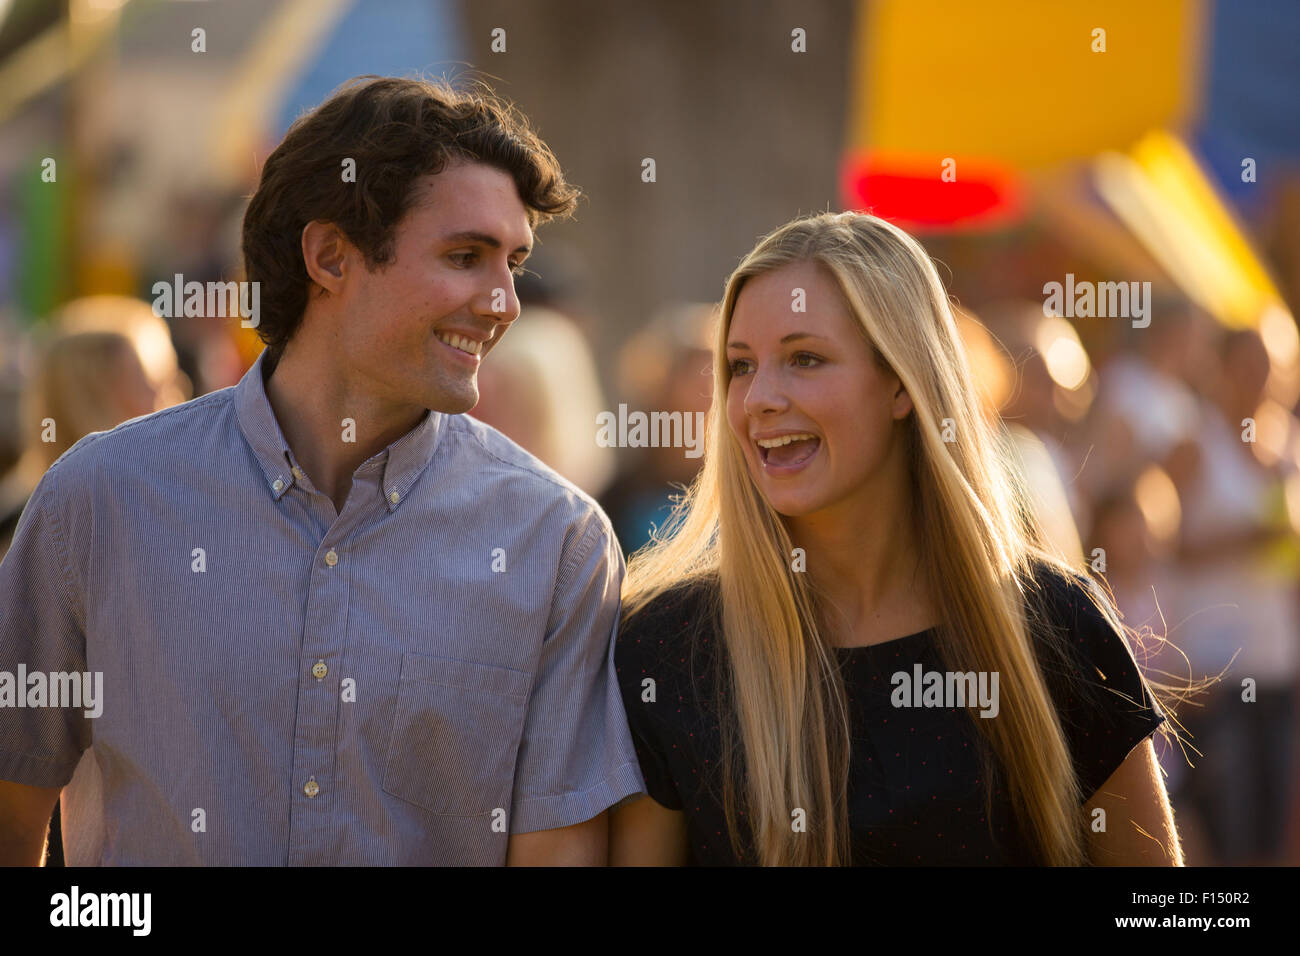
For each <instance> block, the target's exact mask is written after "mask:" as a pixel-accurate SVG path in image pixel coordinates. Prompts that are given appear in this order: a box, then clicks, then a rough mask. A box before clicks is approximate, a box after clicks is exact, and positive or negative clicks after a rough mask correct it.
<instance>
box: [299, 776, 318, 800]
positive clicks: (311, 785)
mask: <svg viewBox="0 0 1300 956" xmlns="http://www.w3.org/2000/svg"><path fill="white" fill-rule="evenodd" d="M302 792H303V793H305V794H307V796H308V798H310V797H314V796H316V794H318V793H320V784H318V783H317V782H316V778H315V777H312V778H311V779H310V780H308V781H307V783H306V784H305V785H304V786H303V788H302Z"/></svg>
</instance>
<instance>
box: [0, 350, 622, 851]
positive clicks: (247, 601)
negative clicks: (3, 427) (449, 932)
mask: <svg viewBox="0 0 1300 956" xmlns="http://www.w3.org/2000/svg"><path fill="white" fill-rule="evenodd" d="M264 359H265V353H263V356H262V357H261V358H259V359H258V361H257V363H256V364H255V365H254V366H253V368H252V369H250V370H249V372H248V374H246V375H245V376H244V378H243V380H242V381H241V382H240V383H239V384H238V385H237V386H235V387H233V388H227V389H222V390H221V391H218V392H213V393H211V394H209V395H205V396H203V397H202V398H198V399H196V400H194V401H192V402H187V403H186V404H184V405H180V406H178V407H176V408H172V409H168V410H166V411H163V412H158V413H156V414H154V415H149V416H146V417H144V418H139V419H135V420H133V421H130V422H127V423H126V424H123V425H120V426H119V427H117V428H115V429H113V430H112V431H109V432H101V433H97V434H94V435H90V436H88V437H87V438H85V439H83V440H82V441H80V442H78V443H77V444H76V445H75V446H74V447H73V448H72V449H70V450H69V451H68V452H67V453H66V454H64V455H63V456H62V457H61V458H60V459H59V461H58V462H56V463H55V464H54V466H53V467H51V468H50V470H49V471H48V472H47V473H46V475H45V477H44V479H43V480H42V481H41V483H40V485H39V486H38V488H37V490H36V492H35V494H34V495H33V497H32V499H31V501H30V502H29V503H28V505H27V508H26V510H25V511H24V513H23V515H22V518H21V520H20V522H19V526H18V530H17V533H16V535H15V537H14V542H13V547H12V549H11V550H10V551H9V553H8V555H7V556H6V557H5V559H4V561H3V563H2V564H0V672H9V673H10V674H11V675H16V674H17V672H18V668H19V666H20V665H22V666H23V667H24V668H25V670H26V672H27V674H28V675H31V674H32V673H34V672H37V673H47V674H48V673H58V672H87V671H88V672H92V673H94V672H102V675H103V694H102V696H103V700H102V702H101V703H102V708H103V710H102V714H101V715H100V716H98V717H86V716H85V711H84V709H83V708H80V707H66V706H65V707H52V706H46V707H26V706H24V707H18V706H13V705H8V706H0V779H4V780H11V781H16V782H19V783H26V784H32V785H36V786H44V787H56V786H63V787H64V790H63V795H62V810H63V834H64V837H63V839H64V847H65V855H66V859H67V862H68V864H69V865H74V866H75V865H96V864H105V865H124V864H152V865H190V864H218V865H263V866H269V865H283V864H289V865H316V864H330V865H332V864H360V865H372V864H373V865H387V864H398V865H430V864H432V865H447V864H467V865H500V864H502V863H504V862H505V858H506V846H507V840H508V836H509V833H511V832H516V833H522V832H529V831H534V830H543V829H552V828H556V827H564V826H570V825H573V824H576V823H580V822H582V821H585V820H588V819H590V818H591V817H593V816H595V815H597V814H598V813H600V812H601V811H602V810H605V809H606V808H608V807H609V806H611V805H612V804H614V803H616V802H618V801H619V800H621V799H622V798H624V797H627V796H629V795H631V794H634V793H637V792H640V791H642V790H644V786H643V783H642V778H641V774H640V770H639V768H638V765H637V760H636V755H635V751H634V750H633V747H632V741H631V738H630V735H629V731H628V728H627V722H626V717H625V714H624V710H623V704H622V700H621V698H620V694H619V688H618V683H617V680H616V677H615V673H614V665H613V635H614V631H615V628H616V627H617V621H618V610H619V590H620V586H621V583H622V577H623V571H624V567H623V558H622V554H621V551H620V549H619V546H618V543H617V541H616V540H615V538H614V534H613V532H612V531H611V529H610V525H609V522H608V520H607V519H606V517H605V515H604V513H603V512H602V511H601V510H600V508H599V507H598V506H597V505H596V503H595V502H594V501H593V500H592V499H591V498H590V497H588V496H587V495H585V494H584V493H583V492H581V491H580V490H578V489H577V488H576V487H575V486H573V485H572V484H570V483H569V482H567V481H565V480H564V479H563V478H561V477H560V476H559V475H557V474H555V473H554V472H553V471H551V470H550V469H549V468H547V467H546V466H545V465H543V464H542V463H540V462H539V461H537V459H535V458H533V457H532V456H530V455H529V454H527V453H526V452H524V451H523V450H522V449H520V448H519V447H518V446H516V445H515V444H513V443H512V442H510V441H509V440H507V439H506V438H505V437H504V436H502V435H501V434H500V433H498V432H496V431H495V430H493V429H492V428H489V427H488V426H486V425H484V424H482V423H481V422H478V421H476V420H474V419H472V418H469V417H467V416H464V415H446V414H441V413H438V412H430V413H429V414H428V416H427V417H426V418H425V419H424V420H423V421H422V422H421V424H419V425H418V426H417V427H416V428H414V429H413V430H412V431H410V432H409V433H407V434H406V435H405V436H403V437H402V438H401V439H399V440H398V441H396V442H394V443H393V444H392V445H390V446H389V447H388V448H386V449H385V450H384V451H382V452H380V453H379V454H377V455H375V456H374V457H373V458H371V459H369V460H368V461H366V462H365V463H364V464H362V465H361V466H360V467H359V468H358V469H357V470H356V472H355V474H354V475H353V479H352V488H351V491H350V492H349V494H348V497H347V500H346V502H345V504H344V506H343V509H342V512H341V513H339V514H338V515H337V516H336V515H335V512H334V506H333V504H332V503H331V501H330V500H329V498H328V497H326V496H325V495H324V494H323V493H321V492H319V491H317V490H316V489H315V488H313V487H312V485H311V483H310V480H309V479H308V477H307V476H306V475H305V474H304V473H303V472H302V471H301V469H300V468H299V466H298V464H297V462H296V461H295V459H294V457H293V454H292V452H291V451H290V449H289V447H288V445H287V444H286V443H285V440H284V437H283V435H282V434H281V431H280V428H279V425H278V424H277V423H276V420H275V416H274V414H273V412H272V409H271V406H270V403H269V402H268V401H267V398H266V392H265V386H264V380H263V361H264ZM29 679H31V678H30V677H29ZM29 699H33V700H34V699H35V698H29ZM51 703H57V701H52V702H51Z"/></svg>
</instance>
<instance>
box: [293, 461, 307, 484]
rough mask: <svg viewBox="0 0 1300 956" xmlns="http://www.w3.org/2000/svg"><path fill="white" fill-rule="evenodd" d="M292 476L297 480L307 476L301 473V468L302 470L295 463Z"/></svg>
mask: <svg viewBox="0 0 1300 956" xmlns="http://www.w3.org/2000/svg"><path fill="white" fill-rule="evenodd" d="M293 476H294V477H295V478H297V479H298V480H299V481H302V480H303V479H304V478H306V477H307V476H306V475H305V474H304V473H303V470H302V469H301V468H299V467H298V466H297V465H294V466H293Z"/></svg>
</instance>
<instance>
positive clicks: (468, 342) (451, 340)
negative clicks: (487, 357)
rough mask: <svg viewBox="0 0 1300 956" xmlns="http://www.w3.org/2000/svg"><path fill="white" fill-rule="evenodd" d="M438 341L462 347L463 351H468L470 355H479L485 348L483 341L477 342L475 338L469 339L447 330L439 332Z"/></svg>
mask: <svg viewBox="0 0 1300 956" xmlns="http://www.w3.org/2000/svg"><path fill="white" fill-rule="evenodd" d="M437 336H438V341H439V342H443V343H445V344H446V345H450V346H451V347H452V348H454V349H460V350H461V351H462V352H468V353H469V354H470V355H478V353H479V352H481V351H482V349H483V344H482V343H481V342H475V341H474V340H473V339H467V338H465V336H463V335H455V334H451V333H447V332H438V333H437Z"/></svg>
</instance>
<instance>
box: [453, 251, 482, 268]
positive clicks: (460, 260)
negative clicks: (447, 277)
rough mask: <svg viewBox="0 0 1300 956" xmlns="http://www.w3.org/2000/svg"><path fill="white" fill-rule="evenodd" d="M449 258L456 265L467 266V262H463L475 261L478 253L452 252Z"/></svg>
mask: <svg viewBox="0 0 1300 956" xmlns="http://www.w3.org/2000/svg"><path fill="white" fill-rule="evenodd" d="M449 258H450V259H451V260H452V261H453V262H456V264H457V265H460V266H467V265H469V262H467V261H464V260H469V259H477V258H478V253H477V252H453V253H452V254H451V256H450V257H449Z"/></svg>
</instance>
